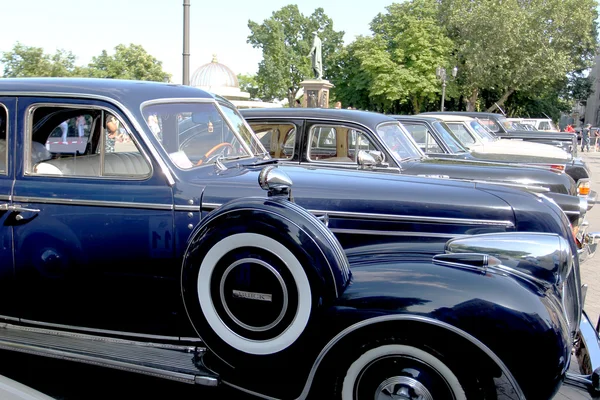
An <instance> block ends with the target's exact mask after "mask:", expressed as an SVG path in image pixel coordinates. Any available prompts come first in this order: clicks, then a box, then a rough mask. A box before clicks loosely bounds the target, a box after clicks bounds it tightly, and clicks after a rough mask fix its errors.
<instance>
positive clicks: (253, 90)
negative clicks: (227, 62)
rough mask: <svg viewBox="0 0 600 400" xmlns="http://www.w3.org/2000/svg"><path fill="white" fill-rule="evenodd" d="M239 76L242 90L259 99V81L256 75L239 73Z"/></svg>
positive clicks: (252, 97)
mask: <svg viewBox="0 0 600 400" xmlns="http://www.w3.org/2000/svg"><path fill="white" fill-rule="evenodd" d="M237 78H238V82H239V84H240V90H241V91H242V92H247V93H249V94H250V98H251V99H253V100H255V99H258V83H257V82H256V75H245V74H238V75H237Z"/></svg>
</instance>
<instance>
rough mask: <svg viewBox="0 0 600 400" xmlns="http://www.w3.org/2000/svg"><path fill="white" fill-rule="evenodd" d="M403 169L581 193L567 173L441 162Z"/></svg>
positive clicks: (432, 160)
mask: <svg viewBox="0 0 600 400" xmlns="http://www.w3.org/2000/svg"><path fill="white" fill-rule="evenodd" d="M402 167H403V171H402V172H403V173H406V174H410V175H425V176H429V175H431V176H440V177H447V178H451V179H465V180H475V181H487V182H490V183H502V184H507V185H510V184H515V185H519V186H528V187H531V188H532V189H535V188H538V189H544V188H545V189H548V190H549V191H551V192H555V193H565V194H576V193H577V185H576V183H575V181H574V180H573V179H572V178H571V177H570V176H568V175H567V174H565V173H558V172H552V171H550V170H549V169H547V168H538V167H529V166H521V165H506V164H501V163H487V162H484V161H471V160H456V159H438V158H425V159H422V160H421V161H418V162H408V163H404V164H403V165H402Z"/></svg>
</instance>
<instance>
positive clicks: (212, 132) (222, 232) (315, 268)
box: [0, 78, 600, 399]
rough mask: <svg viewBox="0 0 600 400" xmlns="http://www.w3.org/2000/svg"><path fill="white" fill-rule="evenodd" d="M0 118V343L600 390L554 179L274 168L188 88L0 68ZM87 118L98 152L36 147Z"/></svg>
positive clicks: (288, 391) (89, 359) (591, 239)
mask: <svg viewBox="0 0 600 400" xmlns="http://www.w3.org/2000/svg"><path fill="white" fill-rule="evenodd" d="M0 115H2V118H1V119H2V121H3V122H2V123H1V124H0V126H2V128H1V129H0V135H1V136H0V138H1V140H2V141H4V142H6V144H7V145H6V146H5V147H4V149H5V152H4V154H2V155H1V156H0V159H2V161H3V162H4V163H3V165H1V166H0V171H1V172H0V197H1V198H2V199H3V201H4V202H5V203H4V204H3V205H2V206H1V209H2V210H4V211H3V212H2V214H0V222H1V227H2V228H0V243H2V246H0V266H1V267H2V269H1V274H0V299H1V301H0V321H1V323H0V349H3V350H13V351H20V352H26V353H30V354H35V355H40V356H47V357H56V358H61V359H66V360H71V361H77V362H83V363H91V364H94V365H97V366H103V367H111V368H117V369H121V370H124V371H130V372H138V373H144V374H149V375H151V376H154V377H157V378H165V379H172V380H175V381H178V382H182V383H190V384H199V385H218V384H223V385H228V386H231V387H233V388H236V389H239V390H240V391H243V392H247V393H251V394H255V395H257V396H261V397H263V398H283V399H303V398H306V397H308V396H313V397H315V398H341V399H372V398H374V397H377V398H415V399H416V398H442V399H446V398H454V399H466V398H468V399H479V398H486V399H491V398H494V399H508V398H511V399H525V398H527V399H532V398H536V399H537V398H539V399H542V398H543V399H550V398H552V396H553V395H554V393H555V392H556V391H557V389H558V388H559V387H560V385H561V384H562V383H563V381H564V380H565V379H568V380H569V381H578V382H584V383H586V384H587V385H589V386H590V387H596V386H597V382H598V377H599V376H598V375H599V371H600V370H597V368H600V359H598V357H597V356H596V354H599V353H600V346H598V334H597V333H596V331H595V330H594V329H593V327H592V328H591V329H589V327H590V326H592V325H591V323H590V321H589V319H588V318H587V316H586V314H585V313H584V312H583V302H584V297H585V296H584V293H585V291H583V290H582V288H581V281H580V271H579V258H578V257H577V252H578V248H577V245H576V241H575V237H574V236H573V234H572V232H571V228H570V226H569V221H568V219H567V217H566V216H565V214H564V213H563V212H562V211H561V210H560V208H559V207H558V206H557V205H556V204H555V203H554V202H552V201H550V200H549V199H548V198H547V197H546V196H545V195H542V194H533V193H530V192H527V191H524V190H520V189H515V188H510V187H503V186H499V185H488V184H484V183H478V182H477V183H475V182H462V181H451V180H442V179H432V178H421V177H407V176H401V175H392V174H379V173H373V172H369V171H348V170H338V169H327V168H319V167H315V166H301V165H298V166H291V165H279V162H278V161H277V160H275V159H272V158H271V157H269V154H268V152H267V151H266V149H265V148H264V147H263V146H262V144H261V143H260V141H259V140H258V138H257V137H256V135H255V134H254V133H253V131H252V130H251V129H250V127H249V126H248V124H247V123H246V122H245V120H244V119H243V117H241V115H240V114H239V112H238V111H237V110H236V109H235V107H234V106H233V105H232V104H231V103H230V102H228V101H227V100H225V99H222V98H220V97H218V96H214V95H212V94H210V93H207V92H204V91H202V90H200V89H198V88H193V87H187V86H181V85H174V84H166V83H153V82H135V81H119V80H112V79H110V80H101V79H100V80H98V79H66V78H28V79H1V80H0ZM79 115H85V116H87V117H89V118H91V120H92V124H91V134H90V143H91V144H92V145H91V148H90V149H89V151H87V152H86V153H85V154H76V153H70V154H52V153H49V152H47V153H46V154H45V153H44V151H43V150H44V149H45V148H44V143H45V142H46V140H47V138H48V136H49V135H50V134H51V132H52V131H53V130H54V129H55V127H56V126H58V125H59V124H61V123H63V122H64V121H65V120H69V119H71V118H75V117H77V116H79ZM113 118H116V119H118V120H119V122H120V125H121V127H122V128H123V129H125V131H126V132H127V135H128V137H129V138H130V140H131V146H128V147H120V146H118V144H117V143H114V142H111V141H110V140H109V139H110V138H109V137H107V135H106V132H105V130H104V129H103V127H104V122H105V121H107V120H109V119H110V120H112V119H113ZM387 125H388V124H383V127H385V126H387ZM390 125H393V126H397V122H396V121H392V123H391V124H390ZM157 128H158V129H157ZM40 146H41V149H40ZM368 155H369V153H368V152H364V153H361V152H360V151H359V155H358V157H367V156H368ZM586 242H587V243H588V244H589V246H588V247H587V249H588V251H590V252H593V251H594V250H595V246H596V242H597V234H592V233H588V234H587V235H586ZM574 348H576V350H577V354H579V355H580V366H582V367H583V370H582V373H581V374H573V373H571V372H569V367H570V360H571V357H570V356H571V353H572V350H573V349H574ZM524 353H526V354H527V359H523V356H522V354H524Z"/></svg>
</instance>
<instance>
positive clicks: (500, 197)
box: [190, 165, 568, 244]
mask: <svg viewBox="0 0 600 400" xmlns="http://www.w3.org/2000/svg"><path fill="white" fill-rule="evenodd" d="M261 169H262V167H260V166H257V167H248V168H244V167H242V166H240V167H238V168H229V169H228V170H226V171H222V172H218V173H217V172H216V170H215V173H214V174H212V175H211V176H212V178H211V177H206V176H202V177H201V178H200V177H198V180H197V184H198V185H202V186H203V187H204V188H203V195H202V204H203V209H204V210H206V211H210V210H211V209H214V208H217V207H219V206H220V205H221V204H224V203H226V202H228V201H230V200H232V199H235V198H239V197H246V196H261V197H266V196H267V193H265V191H263V190H262V189H260V187H259V185H258V175H259V173H260V171H261ZM279 169H280V170H281V171H282V172H285V173H286V174H287V175H288V176H289V177H290V179H291V180H292V182H293V186H292V196H293V199H294V201H295V202H296V203H298V204H299V205H301V206H303V207H304V208H306V209H308V210H309V211H311V212H312V213H313V214H315V215H317V216H319V215H327V216H328V217H329V221H330V222H329V227H330V228H331V229H332V230H333V231H334V232H335V233H336V235H342V234H348V235H350V234H355V233H359V234H365V235H366V236H369V237H374V236H377V235H384V236H386V235H387V237H388V238H390V232H397V233H392V234H391V235H392V236H393V235H401V236H406V237H409V236H415V235H417V236H423V237H430V238H434V239H439V240H446V239H447V238H448V237H449V236H456V235H463V234H476V233H489V232H501V231H511V230H514V229H515V228H516V227H517V226H520V228H521V229H524V230H527V229H529V227H533V229H535V230H536V231H543V232H554V233H561V234H563V233H564V227H562V225H561V222H560V221H557V218H556V215H554V216H553V213H557V214H560V213H562V212H561V211H560V208H558V207H557V206H556V205H554V207H556V210H555V211H549V210H548V209H547V207H544V206H543V205H542V204H540V200H539V198H538V197H537V196H535V195H533V194H531V193H528V192H525V191H523V190H517V189H512V188H506V187H501V186H498V185H490V184H481V183H472V182H463V181H454V180H448V179H435V178H420V177H408V176H402V175H398V174H397V173H394V174H387V173H373V172H363V171H347V170H335V169H325V168H308V167H302V166H289V165H285V166H281V165H280V166H279ZM190 183H194V182H193V181H192V182H190ZM205 205H210V206H209V207H208V208H207V207H206V206H205ZM521 210H522V211H523V212H521ZM531 210H535V212H534V213H533V215H532V213H531V212H530V211H531ZM518 215H523V216H524V217H525V219H523V222H522V223H520V221H519V217H518ZM532 218H533V220H535V221H537V222H535V223H533V224H532V223H531V221H532V220H531V219H532ZM567 225H568V222H567ZM343 244H345V243H343Z"/></svg>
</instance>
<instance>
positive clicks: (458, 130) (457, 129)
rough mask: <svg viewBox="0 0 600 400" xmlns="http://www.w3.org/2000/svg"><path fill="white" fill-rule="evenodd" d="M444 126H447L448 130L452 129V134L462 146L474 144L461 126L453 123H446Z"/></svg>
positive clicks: (465, 129) (473, 140)
mask: <svg viewBox="0 0 600 400" xmlns="http://www.w3.org/2000/svg"><path fill="white" fill-rule="evenodd" d="M446 125H448V126H449V127H450V129H452V132H454V134H455V135H456V137H457V138H458V140H460V142H461V143H462V144H464V145H470V144H475V139H473V137H471V135H470V134H469V132H468V131H467V128H466V127H465V126H464V125H463V124H461V123H455V122H446Z"/></svg>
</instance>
